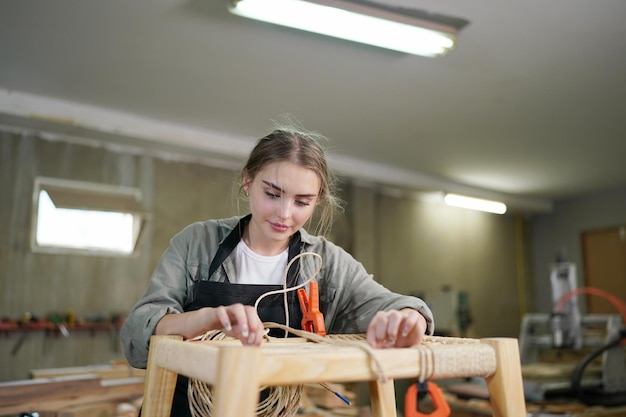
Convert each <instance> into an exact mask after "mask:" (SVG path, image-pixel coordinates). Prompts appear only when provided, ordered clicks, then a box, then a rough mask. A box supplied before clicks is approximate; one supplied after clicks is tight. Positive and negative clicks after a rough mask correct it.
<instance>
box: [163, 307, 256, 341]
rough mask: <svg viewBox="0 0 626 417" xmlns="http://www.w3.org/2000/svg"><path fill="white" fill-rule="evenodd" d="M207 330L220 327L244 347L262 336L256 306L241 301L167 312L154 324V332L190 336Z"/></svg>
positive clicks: (195, 335) (190, 337)
mask: <svg viewBox="0 0 626 417" xmlns="http://www.w3.org/2000/svg"><path fill="white" fill-rule="evenodd" d="M210 330H220V331H222V332H224V334H226V335H227V336H230V337H233V338H235V339H239V340H240V341H241V343H243V344H244V345H247V346H259V345H260V344H261V342H262V341H263V336H264V335H265V329H264V328H263V322H261V319H260V318H259V316H258V314H257V312H256V310H255V308H254V307H253V306H248V305H243V304H232V305H229V306H220V307H204V308H201V309H199V310H193V311H187V312H185V313H171V314H166V315H165V316H163V317H162V318H161V320H159V322H158V323H157V326H156V329H155V334H157V335H179V336H183V337H184V338H185V339H193V338H194V337H197V336H200V335H203V334H204V333H206V332H207V331H210Z"/></svg>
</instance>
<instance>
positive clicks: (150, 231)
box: [0, 131, 520, 381]
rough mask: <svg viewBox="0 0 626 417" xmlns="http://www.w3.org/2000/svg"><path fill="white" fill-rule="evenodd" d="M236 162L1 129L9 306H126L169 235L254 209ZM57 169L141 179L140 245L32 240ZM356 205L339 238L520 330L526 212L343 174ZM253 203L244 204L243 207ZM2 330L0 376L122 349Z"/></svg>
mask: <svg viewBox="0 0 626 417" xmlns="http://www.w3.org/2000/svg"><path fill="white" fill-rule="evenodd" d="M236 174H237V173H236V172H234V171H229V170H225V169H216V168H212V167H210V166H207V165H203V164H198V163H185V162H180V161H176V160H173V159H167V160H166V159H162V158H159V157H156V156H152V155H150V154H149V153H148V152H147V151H146V152H143V153H142V152H139V153H136V152H132V153H131V152H127V151H124V150H119V149H118V150H116V151H112V150H108V149H105V148H102V147H98V146H85V145H79V144H76V143H70V142H66V141H49V140H44V139H41V138H39V137H38V136H36V135H32V134H30V135H22V134H17V133H7V132H4V131H0V210H1V211H0V317H8V318H18V317H20V316H21V315H22V314H24V313H25V312H31V313H32V314H34V315H36V316H39V317H46V316H47V315H48V314H50V313H51V312H59V313H63V312H66V311H67V309H69V308H71V309H72V310H73V311H74V313H75V314H76V315H77V316H78V317H88V316H98V315H101V316H106V315H109V314H111V313H116V314H122V315H123V314H124V313H126V312H128V310H129V309H130V308H131V307H132V305H133V304H134V302H135V301H136V300H137V299H138V298H139V297H140V296H141V295H142V294H143V292H144V290H145V288H146V285H147V282H148V279H149V276H150V273H151V271H152V269H153V268H154V267H155V265H156V262H157V261H158V258H159V256H160V254H161V253H162V251H163V250H164V249H165V248H166V246H167V244H168V241H169V239H170V237H171V236H172V235H173V234H175V233H176V232H178V231H179V230H180V229H181V228H182V227H184V226H185V225H187V224H189V223H191V222H193V221H197V220H204V219H207V218H213V217H225V216H230V215H233V214H243V213H242V210H245V208H241V207H238V205H237V204H236V202H235V201H234V199H233V195H232V194H233V180H234V179H235V178H236ZM36 176H47V177H57V178H66V179H74V180H81V181H92V182H100V183H106V184H119V185H125V186H132V187H137V188H139V189H141V191H142V193H143V195H144V198H145V204H146V207H147V208H148V210H149V211H150V213H151V217H150V221H149V223H148V225H147V229H146V231H145V234H144V236H143V238H142V241H141V243H140V248H139V251H138V253H137V255H136V256H133V257H130V258H113V257H95V256H85V255H82V256H79V255H46V254H38V253H33V252H31V251H30V246H29V233H30V220H31V219H30V213H31V200H32V190H33V181H34V179H35V177H36ZM342 188H343V198H344V200H345V201H346V210H345V213H344V214H343V215H341V216H340V217H339V218H338V220H337V222H336V224H335V227H334V229H333V233H332V238H333V240H334V241H335V242H336V243H338V244H340V245H342V246H344V248H345V249H346V250H348V251H349V252H351V253H353V255H354V256H355V257H356V258H357V259H359V260H360V261H362V262H363V264H364V265H365V266H366V267H367V268H368V270H370V271H371V272H372V273H373V274H374V276H375V278H376V279H377V280H379V281H380V282H381V283H383V284H384V285H386V286H388V287H389V288H390V289H392V290H394V291H398V292H403V293H422V292H427V293H428V292H430V291H438V290H439V289H440V288H441V287H442V285H449V286H451V287H452V288H453V289H457V290H464V291H467V292H468V294H469V300H470V307H471V311H472V313H473V316H474V324H473V325H472V327H471V328H470V335H471V336H476V337H482V336H513V337H515V336H517V332H518V328H519V323H520V315H519V312H520V305H519V296H518V281H517V276H518V269H517V265H518V264H517V260H516V250H517V246H516V242H517V241H516V219H515V217H514V216H512V215H505V216H496V215H489V214H481V213H477V212H471V211H465V210H460V209H452V208H447V207H444V206H442V205H439V204H433V203H430V202H427V201H421V200H418V199H415V198H411V197H408V196H403V195H398V196H391V195H387V194H384V193H381V192H379V191H377V190H376V189H375V188H372V187H369V186H363V185H355V184H351V183H350V182H349V181H346V182H345V183H344V184H343V187H342ZM242 207H243V206H242ZM19 337H20V334H19V333H18V334H8V335H2V336H0V358H2V364H1V365H0V381H2V380H14V379H23V378H27V377H28V371H29V370H30V369H40V368H49V367H64V366H83V365H89V364H96V363H104V362H107V361H110V360H115V359H123V355H122V353H121V351H120V346H119V341H118V339H117V335H116V334H109V333H107V332H104V333H96V334H88V333H82V334H81V333H78V332H72V333H71V334H70V337H68V338H62V337H51V336H50V335H45V334H43V333H30V334H28V336H27V337H26V338H25V339H24V342H23V344H22V347H21V349H19V350H18V351H17V353H15V354H12V353H11V350H12V349H13V347H14V346H15V345H16V343H18V340H19Z"/></svg>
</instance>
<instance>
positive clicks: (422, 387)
mask: <svg viewBox="0 0 626 417" xmlns="http://www.w3.org/2000/svg"><path fill="white" fill-rule="evenodd" d="M426 395H430V399H431V401H432V403H433V406H434V408H435V409H434V410H433V411H432V412H430V413H424V412H422V410H421V409H420V401H421V400H423V399H424V398H425V397H426ZM449 415H450V406H449V405H448V402H447V401H446V399H445V397H444V396H443V392H441V389H439V387H438V386H437V384H435V383H434V382H430V381H424V382H420V381H417V382H416V383H414V384H412V385H411V386H410V387H409V388H408V389H407V390H406V394H405V396H404V417H426V416H430V417H448V416H449Z"/></svg>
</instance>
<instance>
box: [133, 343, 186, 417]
mask: <svg viewBox="0 0 626 417" xmlns="http://www.w3.org/2000/svg"><path fill="white" fill-rule="evenodd" d="M166 338H169V339H178V340H182V337H180V336H152V338H151V339H150V351H149V352H148V366H147V368H146V378H145V386H144V395H143V405H142V406H141V414H142V415H144V416H150V417H169V415H170V413H171V411H172V400H173V399H174V389H175V388H176V378H177V377H178V373H176V372H172V371H169V370H167V369H163V368H161V367H159V366H157V365H156V360H155V358H156V356H157V355H158V354H159V349H158V344H159V341H160V340H163V339H166Z"/></svg>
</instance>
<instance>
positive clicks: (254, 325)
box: [212, 304, 265, 346]
mask: <svg viewBox="0 0 626 417" xmlns="http://www.w3.org/2000/svg"><path fill="white" fill-rule="evenodd" d="M212 310H213V313H214V314H215V316H216V319H217V322H218V323H219V327H218V328H219V329H220V330H222V331H223V332H224V333H225V334H226V335H228V336H230V337H234V338H236V339H239V340H240V341H241V343H243V344H244V345H254V346H259V345H260V344H261V342H262V341H263V336H264V334H265V329H264V328H263V322H261V319H260V318H259V316H258V314H257V312H256V310H255V309H254V307H253V306H248V305H243V304H233V305H229V306H225V307H224V306H221V307H216V308H214V309H212Z"/></svg>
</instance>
